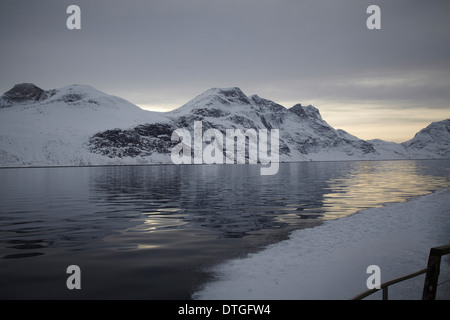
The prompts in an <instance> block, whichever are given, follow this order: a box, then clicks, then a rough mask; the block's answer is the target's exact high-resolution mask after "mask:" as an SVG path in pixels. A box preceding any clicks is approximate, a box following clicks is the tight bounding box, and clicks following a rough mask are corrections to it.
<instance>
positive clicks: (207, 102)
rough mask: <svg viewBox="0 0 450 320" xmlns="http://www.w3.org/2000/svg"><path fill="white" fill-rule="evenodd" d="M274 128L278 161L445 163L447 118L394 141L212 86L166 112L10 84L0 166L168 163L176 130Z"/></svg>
mask: <svg viewBox="0 0 450 320" xmlns="http://www.w3.org/2000/svg"><path fill="white" fill-rule="evenodd" d="M195 121H202V124H203V128H204V130H207V129H209V128H215V129H217V130H219V131H220V132H223V133H224V132H225V131H226V130H227V129H255V130H258V129H278V130H279V131H280V139H279V141H280V144H279V153H280V161H314V160H382V159H383V160H387V159H414V158H450V119H446V120H443V121H438V122H434V123H432V124H430V125H429V126H427V127H426V128H424V129H422V130H421V131H419V132H418V133H417V134H416V136H415V137H414V138H413V139H410V140H408V141H405V142H403V143H401V144H398V143H393V142H387V141H382V140H377V139H374V140H369V141H365V140H362V139H359V138H358V137H356V136H354V135H352V134H350V133H348V132H346V131H344V130H342V129H334V128H333V127H331V126H330V125H329V124H328V123H327V122H326V121H325V120H324V119H323V118H322V116H321V115H320V111H319V110H318V109H317V108H315V107H314V106H311V105H308V106H302V105H301V104H300V103H298V104H296V105H294V106H293V107H291V108H286V107H284V106H282V105H280V104H278V103H276V102H274V101H271V100H268V99H264V98H261V97H259V96H258V95H256V94H254V95H251V96H247V95H245V94H244V92H242V90H241V89H240V88H238V87H230V88H211V89H209V90H206V91H205V92H203V93H201V94H200V95H198V96H196V97H194V98H193V99H191V100H190V101H188V102H187V103H185V104H184V105H182V106H181V107H179V108H177V109H175V110H173V111H170V112H165V113H161V112H153V111H147V110H142V109H140V108H139V107H138V106H136V105H134V104H132V103H130V102H128V101H127V100H125V99H122V98H120V97H116V96H112V95H109V94H106V93H104V92H102V91H99V90H97V89H95V88H93V87H91V86H86V85H69V86H66V87H62V88H59V89H50V90H43V89H41V88H39V87H37V86H36V85H34V84H30V83H25V84H18V85H15V86H14V87H13V88H12V89H11V90H9V91H7V92H5V93H4V94H3V95H2V96H0V166H3V167H7V166H46V165H108V164H114V165H120V164H151V163H171V160H170V151H171V149H172V148H173V146H174V144H176V142H174V141H172V140H171V134H172V132H173V131H174V130H175V129H178V128H187V129H188V130H191V131H192V130H193V125H194V122H195Z"/></svg>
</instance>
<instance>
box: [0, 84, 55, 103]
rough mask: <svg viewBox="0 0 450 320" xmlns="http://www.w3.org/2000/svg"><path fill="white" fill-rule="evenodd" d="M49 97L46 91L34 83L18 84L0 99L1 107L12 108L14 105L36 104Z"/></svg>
mask: <svg viewBox="0 0 450 320" xmlns="http://www.w3.org/2000/svg"><path fill="white" fill-rule="evenodd" d="M47 97H48V95H47V93H46V91H44V90H42V89H41V88H39V87H37V86H35V85H34V84H32V83H21V84H16V85H15V86H14V87H13V88H12V89H11V90H9V91H7V92H5V93H4V94H3V95H2V96H1V97H0V107H2V108H6V107H11V106H13V105H14V104H23V103H30V102H31V103H34V102H38V101H41V100H44V99H46V98H47Z"/></svg>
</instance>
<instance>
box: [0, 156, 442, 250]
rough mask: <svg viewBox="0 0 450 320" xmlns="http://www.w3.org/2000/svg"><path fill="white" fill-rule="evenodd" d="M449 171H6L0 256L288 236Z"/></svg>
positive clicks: (436, 183) (411, 165) (399, 167)
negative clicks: (184, 236) (266, 232)
mask: <svg viewBox="0 0 450 320" xmlns="http://www.w3.org/2000/svg"><path fill="white" fill-rule="evenodd" d="M448 167H449V163H448V161H445V160H436V161H389V162H383V161H378V162H311V163H285V164H281V165H280V170H279V172H278V174H277V175H275V176H261V175H259V174H258V172H259V166H258V165H209V166H207V165H200V166H142V167H136V166H135V167H133V166H131V167H96V168H95V167H92V168H86V167H84V168H46V169H30V170H20V171H19V170H9V169H5V170H2V171H0V174H1V178H2V181H3V182H4V183H2V184H1V186H0V196H1V197H2V198H1V201H0V214H1V218H2V221H1V222H2V224H1V225H0V231H1V237H0V245H1V248H2V249H1V250H2V254H1V256H2V257H3V258H20V257H33V256H36V255H39V254H42V253H44V252H46V250H47V249H48V248H51V247H65V248H68V250H82V249H83V248H92V247H96V246H97V245H102V244H101V243H100V242H99V241H103V240H104V239H105V238H106V237H107V236H109V235H112V234H117V235H119V237H115V240H113V241H124V242H126V240H125V239H126V237H123V236H124V235H126V234H128V235H129V234H133V239H132V241H133V245H138V246H139V244H140V243H143V241H142V240H143V239H146V240H145V241H147V240H148V239H149V238H148V237H149V233H152V235H151V237H152V241H153V239H158V237H160V234H163V232H165V231H167V230H171V231H174V230H175V231H176V230H180V231H181V230H184V231H189V230H204V232H207V233H209V234H211V233H212V234H213V236H214V237H219V238H239V237H244V236H246V235H249V234H252V233H255V232H257V231H259V230H262V229H272V230H274V229H276V230H284V231H287V230H290V229H291V228H299V227H304V226H311V225H314V224H316V223H319V222H320V221H322V220H324V219H334V218H337V217H342V216H346V215H349V214H352V213H354V212H356V211H357V210H360V209H362V208H366V207H373V206H378V205H380V202H394V201H403V200H404V199H406V198H409V197H413V196H417V195H421V194H426V193H428V192H430V191H433V190H437V189H439V188H443V187H447V186H448V185H449V181H448V180H447V176H448ZM133 232H134V233H133ZM195 232H197V231H195ZM202 232H203V231H202ZM208 239H210V238H208ZM160 241H162V240H160ZM104 245H108V246H114V245H120V246H122V245H123V244H121V243H115V242H114V243H111V242H109V243H107V244H104ZM147 245H148V243H147ZM124 246H125V247H127V245H126V244H124ZM129 247H132V246H129Z"/></svg>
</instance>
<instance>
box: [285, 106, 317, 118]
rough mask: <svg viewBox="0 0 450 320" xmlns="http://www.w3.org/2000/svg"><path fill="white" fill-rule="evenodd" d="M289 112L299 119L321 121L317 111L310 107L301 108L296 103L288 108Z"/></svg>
mask: <svg viewBox="0 0 450 320" xmlns="http://www.w3.org/2000/svg"><path fill="white" fill-rule="evenodd" d="M289 111H291V112H293V113H295V114H296V115H298V116H299V117H301V118H314V119H317V120H322V116H321V115H320V112H319V110H318V109H317V108H316V107H313V106H311V105H308V106H306V107H303V106H302V105H301V104H300V103H297V104H296V105H294V106H293V107H292V108H290V109H289Z"/></svg>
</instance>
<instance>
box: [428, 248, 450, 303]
mask: <svg viewBox="0 0 450 320" xmlns="http://www.w3.org/2000/svg"><path fill="white" fill-rule="evenodd" d="M449 253H450V245H447V246H442V247H435V248H431V249H430V255H429V256H428V265H427V269H428V271H427V273H426V276H425V283H424V285H423V293H422V300H435V299H436V289H437V286H438V279H439V272H440V267H441V256H442V255H445V254H449Z"/></svg>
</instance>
